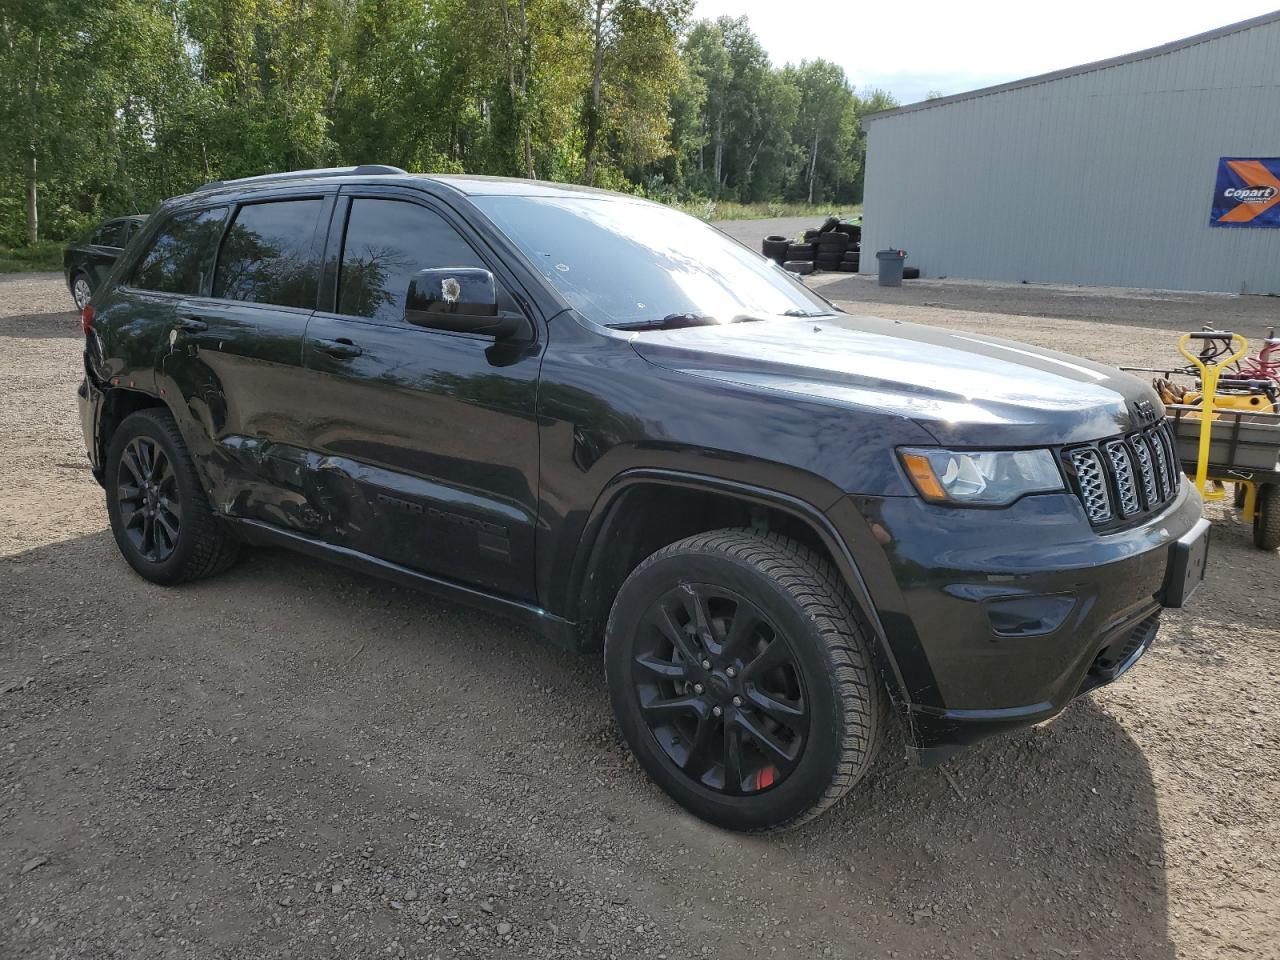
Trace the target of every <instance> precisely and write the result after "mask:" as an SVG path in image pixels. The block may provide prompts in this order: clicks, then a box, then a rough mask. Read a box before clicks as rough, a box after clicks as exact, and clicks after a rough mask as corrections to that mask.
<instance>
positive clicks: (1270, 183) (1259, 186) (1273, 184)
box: [1218, 160, 1280, 223]
mask: <svg viewBox="0 0 1280 960" xmlns="http://www.w3.org/2000/svg"><path fill="white" fill-rule="evenodd" d="M1227 166H1228V167H1230V168H1231V172H1232V173H1234V174H1235V175H1236V176H1237V177H1239V178H1240V179H1241V180H1242V181H1244V183H1245V185H1246V188H1247V189H1245V190H1240V191H1235V192H1238V193H1241V194H1246V196H1243V197H1242V198H1241V199H1240V202H1239V203H1238V204H1237V205H1236V206H1234V207H1232V208H1231V209H1230V210H1229V211H1228V212H1227V213H1224V214H1223V215H1222V216H1221V217H1219V218H1218V222H1219V223H1248V222H1249V221H1250V220H1253V219H1254V218H1255V217H1258V216H1260V215H1262V214H1263V213H1265V212H1266V211H1268V210H1270V209H1271V208H1272V207H1274V206H1276V205H1277V204H1280V180H1277V179H1276V178H1275V175H1274V174H1273V173H1272V172H1271V171H1270V170H1268V169H1267V168H1266V167H1265V166H1263V165H1262V164H1261V163H1259V162H1258V161H1257V160H1228V161H1227ZM1227 195H1228V196H1231V191H1229V192H1228V194H1227ZM1233 199H1234V198H1233Z"/></svg>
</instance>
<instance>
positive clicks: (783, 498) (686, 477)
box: [569, 467, 908, 703]
mask: <svg viewBox="0 0 1280 960" xmlns="http://www.w3.org/2000/svg"><path fill="white" fill-rule="evenodd" d="M654 483H656V484H662V485H665V486H673V487H684V488H687V489H692V490H703V491H708V492H712V493H721V494H728V495H731V496H733V497H735V498H737V499H739V500H744V501H747V502H750V503H755V504H758V505H760V506H765V507H770V508H773V509H776V510H781V511H782V512H784V513H787V514H790V515H791V516H793V517H795V518H796V519H798V520H800V521H801V522H802V523H804V524H806V525H807V526H808V527H810V528H811V529H812V530H813V531H814V533H816V534H817V535H818V537H819V539H821V541H822V542H823V544H824V545H825V546H826V548H827V552H828V553H830V555H831V557H832V559H833V560H834V561H835V564H836V570H837V572H838V573H839V574H840V578H841V579H842V580H843V581H844V583H845V586H846V587H847V588H848V590H849V593H850V594H851V595H852V597H853V601H854V603H855V604H856V605H857V607H858V610H859V612H860V613H861V614H862V616H863V618H864V619H865V620H866V622H867V624H868V626H869V627H870V628H871V632H872V634H873V635H874V643H873V644H872V649H871V654H872V657H873V658H874V660H875V661H876V667H877V669H878V670H879V671H880V674H881V676H882V677H883V679H884V682H885V684H886V686H887V687H888V689H889V693H890V696H891V697H892V699H893V700H894V702H896V703H902V702H905V701H906V700H907V699H908V698H907V697H906V694H905V691H906V684H905V682H904V680H903V677H902V674H901V672H900V670H899V668H898V662H897V657H896V656H895V655H894V653H893V648H892V647H891V646H890V644H889V637H888V633H887V631H886V630H885V627H884V623H883V622H882V621H881V619H880V614H879V611H878V610H877V608H876V604H875V600H874V599H873V598H872V596H871V591H870V590H869V589H868V588H867V583H866V580H865V579H864V578H863V576H862V572H861V571H860V570H859V568H858V563H857V561H856V560H855V559H854V557H853V554H852V553H851V552H850V550H849V548H848V546H847V545H846V544H845V542H844V538H843V537H841V536H840V534H839V531H837V530H836V528H835V525H834V524H832V522H831V520H830V519H829V518H828V517H827V515H826V513H825V512H824V511H823V510H821V509H819V508H818V507H816V506H814V505H813V504H812V503H809V502H808V501H806V500H803V499H801V498H799V497H796V496H792V495H791V494H787V493H781V492H779V491H776V490H771V489H768V488H766V487H758V486H755V485H753V484H749V483H742V482H740V481H737V480H729V479H726V478H724V477H717V476H713V475H708V474H701V473H692V472H688V471H683V470H670V469H661V468H650V467H639V468H635V469H632V470H625V471H623V472H622V473H620V474H618V475H617V476H615V477H614V478H613V479H612V480H610V481H609V482H608V483H607V484H606V485H605V487H604V489H603V490H601V491H600V495H599V496H598V497H597V498H596V502H595V505H594V506H593V507H592V508H591V513H590V514H589V516H588V517H587V521H586V523H585V524H584V526H583V531H582V535H581V538H580V540H579V546H578V550H577V552H576V553H575V554H574V562H573V570H572V573H571V576H570V593H569V596H571V597H582V596H583V594H584V589H585V587H586V583H587V577H588V574H589V572H590V571H591V570H592V569H593V567H595V565H596V563H597V561H598V557H599V551H600V549H601V545H602V544H604V543H606V542H607V540H608V537H606V536H601V534H602V533H603V532H605V531H606V530H607V529H608V526H609V524H610V523H612V522H613V517H614V515H615V514H616V510H617V507H618V504H619V503H621V500H622V497H621V495H622V494H623V493H624V492H625V491H626V490H627V489H629V488H631V487H634V486H637V485H639V484H654Z"/></svg>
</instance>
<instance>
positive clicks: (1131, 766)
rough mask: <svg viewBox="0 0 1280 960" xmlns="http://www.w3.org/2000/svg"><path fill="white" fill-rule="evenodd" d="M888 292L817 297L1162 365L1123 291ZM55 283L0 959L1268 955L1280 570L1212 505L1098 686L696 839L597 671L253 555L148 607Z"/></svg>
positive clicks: (1274, 862) (29, 531) (28, 468)
mask: <svg viewBox="0 0 1280 960" xmlns="http://www.w3.org/2000/svg"><path fill="white" fill-rule="evenodd" d="M956 286H958V285H952V286H951V287H946V286H944V285H935V288H934V289H936V290H937V294H936V300H937V302H939V303H951V302H952V301H953V298H954V297H959V296H961V294H960V293H957V292H956V291H955V289H954V288H955V287H956ZM922 289H923V288H922V287H921V288H911V289H910V290H908V288H903V291H904V292H903V293H900V294H894V295H892V296H897V297H899V299H896V300H893V299H890V297H889V296H886V295H884V294H883V293H882V292H881V291H879V289H878V288H875V287H874V286H868V287H867V288H865V289H863V288H860V287H858V288H852V287H851V288H841V289H840V290H839V291H838V292H839V293H840V295H841V297H842V298H844V302H845V303H846V305H849V306H850V308H851V309H854V308H856V309H858V310H861V311H862V312H877V313H884V314H888V315H890V316H894V317H898V318H900V319H911V320H917V321H925V322H932V323H939V324H942V325H946V326H954V327H961V328H964V329H970V330H977V331H981V332H984V333H996V334H999V335H1002V336H1009V337H1014V338H1018V339H1024V340H1029V341H1033V342H1036V343H1042V344H1046V345H1052V346H1057V347H1059V348H1060V349H1066V350H1071V351H1076V352H1079V353H1083V354H1085V355H1088V356H1092V357H1095V358H1097V359H1103V360H1110V361H1113V362H1116V361H1120V362H1128V361H1132V360H1135V359H1138V358H1141V359H1144V360H1147V361H1152V362H1155V361H1157V360H1162V359H1163V358H1165V357H1166V356H1167V355H1168V354H1169V352H1170V351H1171V350H1172V341H1173V337H1174V334H1175V333H1176V332H1177V331H1178V330H1180V329H1182V328H1181V327H1178V326H1176V325H1175V326H1170V327H1168V328H1161V327H1158V326H1156V325H1155V324H1154V323H1136V322H1130V320H1129V319H1128V317H1129V314H1128V313H1127V312H1126V306H1128V307H1131V308H1132V310H1133V311H1134V315H1140V316H1147V315H1148V314H1149V313H1150V312H1152V311H1155V310H1156V309H1157V308H1156V307H1154V306H1152V305H1151V304H1150V303H1148V302H1147V301H1145V300H1143V299H1141V298H1137V299H1133V300H1129V299H1126V298H1117V303H1116V304H1115V306H1114V308H1113V307H1111V306H1109V307H1108V311H1110V312H1109V313H1108V314H1106V315H1105V316H1104V318H1103V319H1102V320H1089V319H1084V318H1080V317H1078V316H1066V317H1063V316H1059V315H1057V313H1055V311H1057V312H1058V313H1061V312H1065V311H1064V310H1060V309H1059V307H1058V305H1057V304H1052V303H1050V302H1049V300H1045V301H1043V302H1042V303H1041V306H1043V308H1044V309H1043V310H1041V309H1039V308H1038V307H1037V302H1036V300H1035V291H1033V290H1029V291H1026V292H1025V293H1024V294H1022V295H1023V296H1025V297H1026V298H1027V299H1025V300H1024V301H1022V303H1023V304H1024V305H1022V306H1020V307H1019V308H1018V309H1019V310H1020V311H1021V312H1020V313H1012V312H1009V311H1008V310H1003V311H1002V310H998V309H995V307H993V306H991V305H988V306H987V307H984V308H982V309H970V307H971V306H973V305H972V304H969V305H962V306H928V305H923V304H921V303H914V302H911V301H910V299H909V298H910V297H915V296H920V295H922V294H920V293H919V291H920V290H922ZM876 297H878V298H879V299H874V298H876ZM850 298H853V299H850ZM68 303H69V301H68V298H67V294H66V291H65V288H63V287H62V286H61V279H60V278H56V277H53V276H49V277H47V278H43V279H36V280H34V281H30V280H24V281H20V282H19V281H12V280H5V279H2V278H0V611H2V613H3V620H0V623H3V627H0V690H3V692H0V870H2V871H3V874H4V875H3V877H0V956H2V957H5V958H10V957H12V958H26V957H33V958H34V957H40V958H46V957H54V958H72V957H74V958H88V957H122V958H123V957H128V958H130V960H135V958H149V957H166V958H167V957H184V958H186V957H198V958H204V957H209V958H214V957H216V958H219V960H222V958H246V960H247V958H253V960H259V958H262V957H266V956H282V957H283V956H291V957H298V958H309V957H321V956H323V957H342V958H344V960H345V958H356V957H375V956H376V957H386V956H393V957H394V956H401V955H404V956H410V957H452V956H459V955H461V956H474V957H485V956H500V955H501V956H518V957H627V958H630V957H654V958H656V957H661V956H666V957H670V958H677V957H680V958H684V957H704V956H705V957H742V956H768V957H780V958H789V957H794V958H806V960H807V958H814V957H825V956H833V957H847V958H855V957H856V958H859V960H862V958H879V957H885V958H887V957H893V956H897V957H903V958H942V957H951V958H957V960H958V958H966V957H971V956H972V957H989V958H996V957H1001V958H1002V957H1011V956H1019V957H1037V958H1041V957H1042V958H1049V960H1053V958H1057V957H1073V956H1079V957H1089V958H1092V957H1126V958H1173V957H1175V956H1176V957H1180V958H1218V957H1235V956H1242V957H1245V956H1258V957H1261V956H1266V955H1268V951H1274V946H1275V943H1276V942H1278V941H1280V911H1278V910H1277V907H1276V896H1275V894H1276V891H1277V890H1280V843H1278V837H1277V834H1278V832H1280V827H1278V826H1277V825H1278V824H1280V789H1277V787H1278V784H1277V770H1278V769H1280V698H1277V697H1276V695H1275V690H1276V684H1277V680H1278V679H1280V619H1278V618H1280V591H1277V590H1276V586H1275V585H1276V582H1277V580H1278V579H1280V558H1278V557H1277V556H1275V555H1273V554H1262V553H1259V552H1257V551H1255V550H1254V549H1253V548H1252V547H1251V546H1250V545H1249V542H1248V537H1247V531H1246V530H1245V529H1244V528H1243V526H1242V525H1241V524H1240V523H1239V522H1238V521H1237V520H1234V519H1231V518H1229V517H1228V516H1227V515H1226V513H1225V512H1224V510H1223V509H1222V508H1221V507H1219V506H1211V507H1210V515H1211V516H1212V517H1213V519H1214V542H1213V549H1212V554H1211V565H1210V573H1209V579H1208V581H1207V582H1206V583H1205V585H1204V586H1203V588H1202V590H1201V591H1200V593H1199V594H1198V595H1197V596H1196V598H1195V602H1194V605H1193V606H1192V607H1191V608H1190V609H1189V610H1188V611H1186V612H1184V613H1174V614H1171V615H1169V616H1167V617H1166V622H1165V625H1164V626H1163V628H1162V630H1161V634H1160V639H1159V640H1158V641H1157V643H1156V645H1155V647H1154V648H1153V649H1152V651H1151V652H1150V653H1149V654H1148V655H1147V657H1145V658H1144V660H1143V661H1142V663H1140V664H1139V665H1138V666H1137V667H1136V668H1135V669H1134V670H1133V672H1131V673H1130V674H1129V675H1128V676H1126V677H1125V678H1123V679H1122V680H1121V681H1119V682H1118V683H1116V684H1115V685H1113V686H1112V687H1109V688H1106V689H1104V690H1101V691H1098V692H1097V693H1096V694H1095V695H1092V696H1089V697H1087V698H1085V699H1083V700H1080V701H1078V702H1076V703H1075V704H1073V705H1072V706H1071V707H1070V708H1069V709H1068V710H1067V711H1066V712H1065V713H1064V714H1063V715H1062V716H1060V717H1059V718H1057V719H1056V720H1055V721H1053V722H1051V723H1049V724H1047V725H1044V726H1041V727H1038V728H1035V729H1031V730H1027V731H1025V732H1022V733H1018V734H1014V735H1009V736H1006V737H1003V738H1001V739H998V740H994V741H990V742H987V743H985V744H982V745H980V746H978V747H976V748H974V749H972V750H970V751H969V752H967V753H965V754H963V755H961V756H959V757H957V758H955V759H953V760H952V761H950V762H948V763H947V764H946V766H945V767H944V768H935V769H929V770H922V769H919V768H916V767H913V766H909V765H908V764H906V763H905V762H904V761H903V760H902V759H901V758H900V753H896V754H894V755H891V756H888V757H886V758H884V759H883V760H882V761H881V762H880V764H879V766H878V767H877V769H876V770H875V771H874V775H873V779H872V780H871V781H870V782H869V783H868V784H867V785H866V786H865V788H860V789H858V790H857V791H855V792H854V793H853V794H852V795H851V796H850V797H849V798H847V799H846V801H844V802H843V803H841V804H840V805H838V806H837V807H836V808H835V809H834V810H832V811H831V812H830V813H829V814H828V815H826V816H825V817H823V818H821V819H820V820H818V821H817V822H815V823H813V824H811V825H810V826H808V827H805V828H803V829H801V830H799V831H795V832H791V833H784V834H776V835H764V836H748V837H743V836H736V835H730V834H726V833H722V832H719V831H716V830H714V829H711V828H709V827H707V826H705V825H703V824H701V823H699V822H697V821H695V820H692V819H690V818H689V817H688V816H686V815H685V814H684V813H682V812H681V811H680V810H679V809H677V808H676V807H675V806H674V805H673V804H672V803H670V802H669V801H668V800H667V799H666V798H665V797H664V796H663V795H662V794H661V793H660V792H659V791H658V790H657V789H656V788H654V787H653V786H652V785H651V784H649V783H648V782H647V781H646V780H645V778H644V777H643V775H642V774H641V772H640V771H639V770H638V768H637V766H636V765H635V764H634V763H633V762H632V761H631V759H630V757H629V755H628V753H627V751H626V749H625V746H624V745H623V744H622V742H621V740H620V738H619V736H618V734H617V731H616V729H615V727H614V725H613V722H612V719H611V717H610V715H609V711H608V703H607V698H606V696H605V691H604V687H603V677H602V671H601V669H600V665H599V663H598V662H597V661H596V660H595V659H594V658H580V657H575V656H572V655H569V654H565V653H561V652H558V651H553V650H551V649H549V648H547V647H545V646H543V645H541V644H539V643H537V642H536V641H534V640H533V638H532V637H531V636H530V635H528V634H526V633H524V632H522V631H521V630H518V629H515V628H513V627H511V626H510V625H508V624H506V623H503V622H501V621H498V620H495V619H492V618H490V617H488V616H486V615H483V614H480V613H476V612H473V611H471V610H468V609H464V608H462V607H458V606H454V605H451V604H447V603H443V602H441V601H439V600H436V599H434V598H432V597H430V596H428V595H425V594H418V593H411V592H408V591H405V590H401V589H399V588H397V587H393V586H388V585H386V584H384V583H381V582H378V581H374V580H370V579H365V578H362V577H359V576H353V575H352V574H349V573H347V572H345V571H342V570H339V569H336V568H333V567H330V566H326V565H324V564H322V563H318V562H313V561H310V560H307V559H303V558H300V557H295V556H292V555H289V554H286V553H280V552H273V551H260V552H254V553H252V554H250V555H249V556H247V557H246V558H245V559H244V561H243V562H242V563H241V564H240V565H238V566H237V567H235V568H234V569H232V570H231V571H230V572H229V573H227V574H226V575H224V576H222V577H219V578H216V579H213V580H209V581H205V582H201V583H197V584H192V585H189V586H185V587H181V588H177V589H162V588H159V587H155V586H152V585H150V584H148V583H145V582H144V581H142V580H140V579H139V578H137V577H136V576H134V575H133V574H132V573H131V572H130V571H129V569H128V568H127V567H126V565H125V564H124V563H123V561H122V560H121V559H120V558H119V556H118V555H117V553H116V551H115V547H114V544H113V542H112V540H111V537H110V534H109V532H108V531H107V523H106V513H105V509H104V507H103V497H102V492H101V490H100V489H99V488H98V487H97V486H96V485H95V484H94V482H93V480H92V477H91V476H90V474H89V472H88V470H87V469H86V466H85V461H84V454H83V450H82V442H81V439H80V428H79V423H78V419H77V414H76V409H75V404H74V390H75V386H76V383H77V381H78V379H79V376H80V344H81V339H80V332H79V328H78V324H77V322H76V318H75V316H74V314H72V313H69V312H67V306H68ZM1041 313H1044V314H1046V315H1043V316H1041V315H1038V314H1041ZM980 389H981V385H980V384H975V390H980ZM1270 955H1273V956H1274V952H1272V953H1271V954H1270Z"/></svg>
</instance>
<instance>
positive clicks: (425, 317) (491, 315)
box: [404, 267, 524, 339]
mask: <svg viewBox="0 0 1280 960" xmlns="http://www.w3.org/2000/svg"><path fill="white" fill-rule="evenodd" d="M404 318H405V320H406V321H407V322H409V323H412V324H414V325H415V326H419V327H430V328H432V329H433V330H449V331H451V332H453V333H475V334H479V335H481V336H487V337H494V338H497V339H501V338H503V337H509V336H511V335H512V334H514V333H517V332H518V331H519V330H520V329H522V327H523V326H524V321H523V319H522V318H520V317H517V316H511V315H503V314H501V313H499V311H498V285H497V282H496V281H495V280H494V279H493V274H492V273H490V272H489V271H488V270H485V269H484V268H483V267H432V268H430V269H427V270H419V271H418V272H417V273H416V274H414V275H413V279H412V280H410V281H409V294H408V296H407V297H406V298H405V302H404Z"/></svg>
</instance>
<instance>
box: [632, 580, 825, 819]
mask: <svg viewBox="0 0 1280 960" xmlns="http://www.w3.org/2000/svg"><path fill="white" fill-rule="evenodd" d="M631 676H632V684H633V686H634V688H635V693H636V698H637V700H638V702H639V704H640V710H641V713H642V715H643V717H644V722H645V724H646V725H647V726H648V728H649V731H650V733H652V734H653V737H654V739H655V740H656V741H657V743H658V744H659V745H660V746H661V748H662V749H663V751H664V752H665V753H666V755H667V756H668V757H669V758H670V759H671V761H672V762H673V763H674V764H675V765H676V766H677V767H678V768H679V769H680V770H681V772H682V773H683V774H684V775H685V776H686V777H688V778H690V779H691V780H693V781H694V782H695V783H698V784H700V785H701V786H703V787H706V788H709V789H711V790H715V791H718V792H720V793H724V794H728V795H732V796H741V795H743V794H752V793H758V792H760V791H763V790H768V789H770V788H772V787H774V786H776V785H777V784H779V783H781V782H782V781H784V780H785V779H786V778H787V776H788V775H789V774H790V773H791V772H792V770H794V769H795V766H796V763H797V762H798V761H799V759H800V755H801V753H802V752H803V750H804V746H805V741H806V739H807V737H808V734H809V709H808V704H807V699H806V697H805V692H804V684H803V682H802V680H801V675H800V671H799V669H798V667H797V665H796V661H795V654H794V653H793V652H792V650H791V647H790V646H789V644H788V643H787V639H786V637H785V636H783V634H782V632H781V631H780V630H778V628H777V627H776V625H774V624H773V623H772V621H771V620H770V619H769V617H768V615H767V614H765V613H764V611H762V610H761V609H760V608H759V607H758V606H756V605H755V604H754V603H752V602H751V601H750V600H749V599H747V598H746V597H743V596H741V595H740V594H737V593H735V592H734V591H732V590H728V589H726V588H724V587H720V586H716V585H715V584H707V583H685V584H681V585H680V586H678V587H676V588H674V589H672V590H669V591H668V592H667V593H665V594H663V595H662V596H661V597H659V598H658V599H657V601H655V602H654V603H653V604H652V605H651V606H650V608H649V610H648V612H647V615H646V616H645V618H644V622H643V623H642V625H641V627H640V631H639V635H638V636H637V638H636V643H635V646H634V647H633V657H632V660H631Z"/></svg>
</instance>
